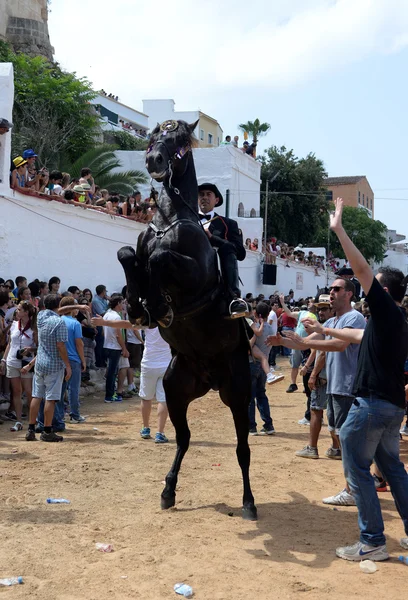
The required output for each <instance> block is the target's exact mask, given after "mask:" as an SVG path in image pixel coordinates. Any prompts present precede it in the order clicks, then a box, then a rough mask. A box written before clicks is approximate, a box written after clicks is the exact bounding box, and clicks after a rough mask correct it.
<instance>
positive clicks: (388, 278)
mask: <svg viewBox="0 0 408 600" xmlns="http://www.w3.org/2000/svg"><path fill="white" fill-rule="evenodd" d="M335 207H336V210H335V213H334V214H333V215H331V217H330V227H331V229H332V230H333V231H334V232H335V234H336V235H337V237H338V239H339V242H340V243H341V245H342V248H343V250H344V253H345V255H346V257H347V259H348V261H349V263H350V266H351V268H352V269H353V271H354V274H355V275H356V277H357V279H358V280H359V282H360V283H361V286H362V288H363V290H364V292H365V294H366V301H367V302H368V305H369V307H370V314H371V318H370V319H369V321H368V323H367V326H366V328H365V330H364V331H358V330H354V331H350V330H343V331H336V330H334V329H332V328H329V329H327V328H326V327H322V328H321V326H320V325H316V323H314V322H310V323H309V322H306V323H305V326H306V328H307V329H308V330H309V332H310V331H314V332H317V331H320V332H322V333H325V334H326V335H331V336H335V337H337V338H338V339H339V340H344V341H351V342H353V343H356V342H357V343H358V342H359V341H361V346H360V352H359V356H358V363H357V372H356V377H355V382H354V391H355V395H356V399H355V401H354V403H353V405H352V407H351V409H350V411H349V414H348V417H347V420H346V422H345V423H344V425H343V427H342V429H341V431H340V441H341V447H342V454H343V466H344V472H345V476H346V479H347V482H348V484H349V486H350V489H351V492H352V494H353V496H354V498H355V501H356V504H357V508H358V525H359V528H360V540H359V541H358V542H356V543H355V544H353V545H352V546H344V547H340V548H337V549H336V554H337V556H338V557H339V558H344V559H346V560H352V561H361V560H365V559H367V558H368V559H371V560H386V559H387V558H388V556H389V555H388V552H387V548H386V540H385V536H384V523H383V519H382V515H381V507H380V503H379V500H378V497H377V493H376V489H375V483H374V479H373V477H372V476H371V474H370V466H371V464H372V462H373V460H375V463H376V465H377V467H378V468H379V469H380V471H381V472H382V474H383V475H384V477H385V478H386V480H387V481H388V483H389V485H390V488H391V492H392V495H393V497H394V501H395V505H396V507H397V510H398V512H399V514H400V517H401V519H402V521H403V523H404V527H405V533H406V535H407V536H408V474H407V472H406V470H405V468H404V464H403V463H402V462H401V460H400V457H399V429H400V426H401V422H402V420H403V417H404V408H405V394H406V391H405V381H404V364H405V360H406V357H407V349H408V325H407V322H406V318H405V314H404V313H403V311H402V310H401V307H400V304H401V301H402V299H403V297H404V295H405V290H406V286H407V282H408V277H404V274H403V273H402V272H401V271H399V270H398V269H393V268H391V267H382V268H380V269H379V272H378V275H376V276H375V277H374V275H373V272H372V270H371V267H370V265H369V264H368V263H367V262H366V260H365V258H364V257H363V255H362V254H361V253H360V251H359V250H358V249H357V248H356V247H355V246H354V244H353V242H352V241H351V240H350V238H349V237H348V235H347V233H346V232H345V230H344V228H343V224H342V212H343V201H342V199H341V198H337V200H336V202H335ZM401 546H402V547H403V548H408V537H405V538H402V539H401Z"/></svg>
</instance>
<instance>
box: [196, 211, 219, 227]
mask: <svg viewBox="0 0 408 600" xmlns="http://www.w3.org/2000/svg"><path fill="white" fill-rule="evenodd" d="M203 214H204V213H201V214H199V215H198V216H199V217H200V221H201V223H202V225H203V226H204V229H208V228H209V226H210V219H213V218H214V217H215V211H214V210H211V211H210V212H209V213H206V215H208V216H209V217H210V219H202V218H201V216H202V215H203Z"/></svg>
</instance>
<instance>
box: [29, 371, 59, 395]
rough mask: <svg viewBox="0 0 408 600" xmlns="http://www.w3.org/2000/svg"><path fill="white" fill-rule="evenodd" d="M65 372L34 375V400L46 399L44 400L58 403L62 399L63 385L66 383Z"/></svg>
mask: <svg viewBox="0 0 408 600" xmlns="http://www.w3.org/2000/svg"><path fill="white" fill-rule="evenodd" d="M64 376H65V370H64V369H63V370H62V371H57V372H56V373H49V374H48V375H44V373H37V372H35V373H34V379H33V398H44V400H51V401H55V402H56V401H57V400H59V399H60V398H61V391H62V384H63V382H64Z"/></svg>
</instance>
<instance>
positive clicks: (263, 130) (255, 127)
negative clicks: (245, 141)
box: [238, 119, 271, 144]
mask: <svg viewBox="0 0 408 600" xmlns="http://www.w3.org/2000/svg"><path fill="white" fill-rule="evenodd" d="M238 128H239V129H241V131H244V132H245V131H246V132H247V134H248V135H251V136H252V140H253V143H254V144H257V143H258V139H259V138H260V137H262V136H263V135H266V134H267V133H268V131H269V130H270V128H271V126H270V125H269V123H261V121H260V120H259V119H255V121H248V122H247V123H241V124H240V125H238Z"/></svg>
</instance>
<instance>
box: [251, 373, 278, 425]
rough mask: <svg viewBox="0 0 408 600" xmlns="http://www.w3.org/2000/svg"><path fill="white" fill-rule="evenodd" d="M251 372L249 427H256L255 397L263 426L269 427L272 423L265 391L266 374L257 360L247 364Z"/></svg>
mask: <svg viewBox="0 0 408 600" xmlns="http://www.w3.org/2000/svg"><path fill="white" fill-rule="evenodd" d="M249 368H250V372H251V402H250V404H249V428H250V429H256V421H255V399H256V405H257V407H258V410H259V414H260V415H261V419H262V421H263V422H264V425H265V428H266V429H270V428H271V427H272V425H273V423H272V419H271V413H270V410H269V402H268V398H267V396H266V393H265V383H266V374H265V373H264V372H263V370H262V366H261V363H260V362H258V361H255V362H252V363H250V364H249Z"/></svg>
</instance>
